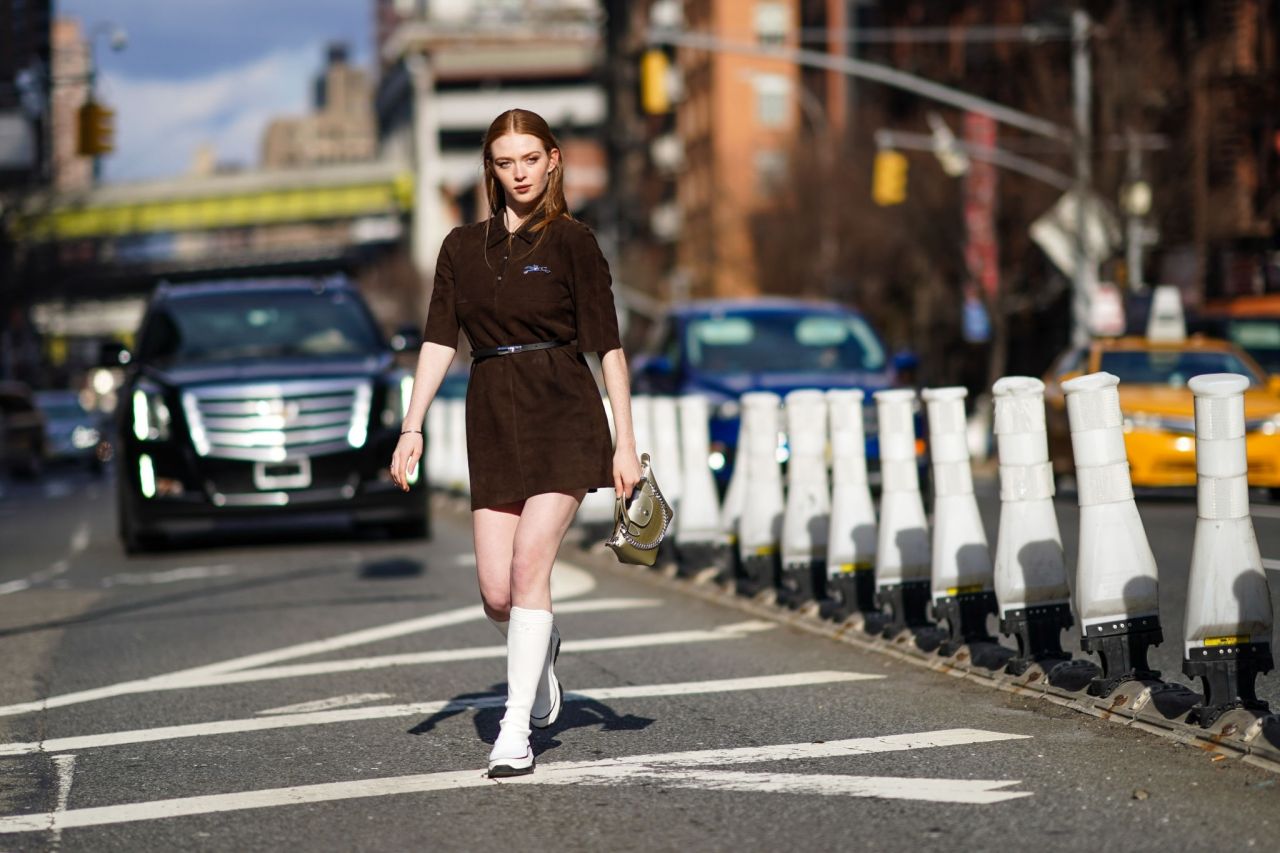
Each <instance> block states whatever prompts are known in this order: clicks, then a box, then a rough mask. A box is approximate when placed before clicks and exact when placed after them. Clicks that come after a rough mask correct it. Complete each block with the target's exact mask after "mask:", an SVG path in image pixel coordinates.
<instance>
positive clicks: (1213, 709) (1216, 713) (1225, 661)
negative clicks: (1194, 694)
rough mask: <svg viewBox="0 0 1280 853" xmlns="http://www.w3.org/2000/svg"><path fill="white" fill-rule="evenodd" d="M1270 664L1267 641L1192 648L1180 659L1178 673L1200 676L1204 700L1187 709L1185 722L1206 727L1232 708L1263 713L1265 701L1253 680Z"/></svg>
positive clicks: (1265, 706) (1272, 666)
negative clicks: (1189, 710)
mask: <svg viewBox="0 0 1280 853" xmlns="http://www.w3.org/2000/svg"><path fill="white" fill-rule="evenodd" d="M1274 667H1275V661H1274V660H1273V659H1272V656H1271V644H1270V643H1240V644H1237V645H1232V646H1215V647H1213V648H1204V647H1201V648H1196V649H1192V650H1191V651H1190V652H1189V654H1188V656H1187V657H1186V658H1184V659H1183V661H1182V673H1183V675H1187V676H1190V677H1191V678H1199V679H1200V683H1201V684H1202V685H1204V701H1203V702H1201V703H1200V704H1198V705H1196V706H1195V707H1194V708H1192V709H1191V713H1190V714H1189V715H1188V716H1187V722H1188V723H1193V724H1199V725H1200V726H1201V727H1202V728H1208V727H1209V726H1211V725H1213V723H1214V721H1216V720H1217V719H1218V718H1219V717H1221V716H1222V715H1223V714H1225V713H1226V712H1227V711H1231V710H1234V709H1236V708H1243V709H1246V710H1249V711H1263V712H1265V711H1266V710H1267V703H1266V702H1264V701H1262V700H1261V699H1259V698H1258V695H1257V693H1255V692H1254V680H1255V679H1256V678H1257V677H1258V676H1259V675H1262V674H1264V673H1268V672H1270V671H1271V670H1272V669H1273V668H1274Z"/></svg>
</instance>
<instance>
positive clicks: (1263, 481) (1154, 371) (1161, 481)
mask: <svg viewBox="0 0 1280 853" xmlns="http://www.w3.org/2000/svg"><path fill="white" fill-rule="evenodd" d="M1098 371H1106V372H1107V373H1112V374H1115V375H1116V376H1118V377H1119V378H1120V410H1121V413H1122V414H1123V416H1124V443H1125V450H1126V451H1127V452H1128V456H1129V471H1130V476H1131V477H1132V480H1133V484H1134V485H1135V486H1139V487H1166V486H1194V485H1195V484H1196V454H1195V404H1194V397H1193V395H1192V393H1191V390H1190V389H1189V388H1188V387H1187V380H1188V379H1190V378H1191V377H1193V376H1199V375H1202V374H1205V373H1238V374H1241V375H1243V376H1247V377H1249V381H1250V388H1249V390H1248V391H1247V392H1246V393H1245V400H1244V410H1245V411H1244V417H1245V429H1246V437H1245V448H1246V452H1247V454H1248V464H1249V484H1250V485H1251V486H1255V487H1265V488H1268V489H1270V490H1271V494H1272V496H1273V497H1275V496H1280V377H1271V378H1270V379H1269V378H1268V377H1267V376H1266V374H1265V373H1264V372H1263V371H1262V369H1261V368H1260V367H1259V366H1258V364H1257V362H1255V361H1254V360H1253V359H1252V358H1250V357H1249V356H1248V355H1247V354H1246V353H1245V352H1244V351H1243V350H1241V349H1240V348H1239V347H1238V346H1236V345H1235V344H1233V343H1230V342H1229V341H1222V340H1216V339H1213V338H1206V337H1202V336H1199V335H1193V336H1192V337H1190V338H1187V339H1186V340H1184V341H1170V342H1155V341H1150V340H1147V339H1146V338H1136V337H1128V338H1110V339H1100V340H1095V341H1093V342H1092V343H1091V344H1090V345H1089V346H1088V347H1083V348H1076V349H1071V350H1068V351H1067V352H1065V353H1063V354H1062V355H1061V356H1059V358H1058V359H1057V361H1056V362H1055V363H1054V365H1053V366H1052V367H1051V368H1050V370H1049V374H1048V375H1047V376H1046V377H1045V402H1046V403H1047V406H1048V409H1047V411H1048V431H1049V451H1050V455H1051V457H1052V459H1053V470H1054V474H1055V475H1057V476H1063V475H1067V474H1072V473H1073V472H1074V470H1075V464H1074V457H1073V455H1072V450H1071V432H1070V428H1069V424H1068V422H1067V411H1066V398H1065V395H1064V394H1063V391H1062V382H1063V381H1065V380H1067V379H1070V378H1072V377H1074V376H1079V375H1081V374H1084V373H1095V372H1098Z"/></svg>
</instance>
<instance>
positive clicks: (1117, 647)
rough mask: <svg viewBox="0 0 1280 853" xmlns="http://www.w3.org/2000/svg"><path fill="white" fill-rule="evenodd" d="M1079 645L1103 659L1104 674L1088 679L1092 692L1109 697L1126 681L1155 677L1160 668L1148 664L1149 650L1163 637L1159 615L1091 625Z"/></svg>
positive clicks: (1156, 677) (1146, 679)
mask: <svg viewBox="0 0 1280 853" xmlns="http://www.w3.org/2000/svg"><path fill="white" fill-rule="evenodd" d="M1083 633H1084V636H1082V637H1081V638H1080V648H1081V649H1083V650H1084V651H1086V652H1093V653H1094V654H1096V655H1097V656H1098V657H1099V658H1100V659H1101V660H1102V674H1101V675H1099V676H1098V677H1097V678H1095V679H1093V681H1091V682H1089V687H1088V693H1089V695H1090V696H1099V697H1106V696H1110V695H1111V692H1112V691H1113V690H1115V689H1116V687H1118V686H1119V685H1120V684H1121V683H1122V682H1125V681H1156V680H1158V679H1159V678H1160V671H1159V670H1155V669H1151V668H1150V667H1149V666H1148V665H1147V652H1148V651H1149V650H1150V649H1151V647H1152V646H1158V645H1160V643H1161V642H1163V641H1164V633H1163V632H1162V631H1161V630H1160V617H1159V616H1139V617H1137V618H1125V619H1117V620H1115V621H1114V622H1104V623H1101V624H1098V625H1089V626H1087V627H1085V629H1084V632H1083Z"/></svg>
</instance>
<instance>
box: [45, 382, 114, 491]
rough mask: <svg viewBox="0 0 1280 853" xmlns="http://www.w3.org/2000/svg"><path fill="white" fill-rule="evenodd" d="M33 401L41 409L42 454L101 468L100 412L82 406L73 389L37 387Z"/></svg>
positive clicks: (101, 429)
mask: <svg viewBox="0 0 1280 853" xmlns="http://www.w3.org/2000/svg"><path fill="white" fill-rule="evenodd" d="M35 403H36V407H37V408H39V409H40V411H41V412H43V413H44V436H45V458H46V459H48V460H49V461H51V462H79V463H82V464H87V465H88V466H89V468H90V470H93V471H95V472H96V471H100V470H102V461H101V457H100V455H99V445H100V444H101V443H102V439H103V432H104V429H103V427H104V426H105V425H104V423H103V419H102V415H100V414H99V413H96V412H91V411H89V410H88V409H86V408H85V407H84V406H83V405H82V404H81V402H80V395H79V394H78V393H76V392H75V391H37V392H36V394H35Z"/></svg>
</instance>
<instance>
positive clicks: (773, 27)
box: [756, 3, 788, 47]
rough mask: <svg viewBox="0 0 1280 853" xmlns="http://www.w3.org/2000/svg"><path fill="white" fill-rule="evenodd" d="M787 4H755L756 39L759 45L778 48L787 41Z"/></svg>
mask: <svg viewBox="0 0 1280 853" xmlns="http://www.w3.org/2000/svg"><path fill="white" fill-rule="evenodd" d="M787 12H788V10H787V4H786V3H757V4H756V39H757V40H758V41H759V42H760V44H763V45H768V46H770V47H780V46H781V45H782V44H783V43H785V42H786V40H787V23H788V21H787Z"/></svg>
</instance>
